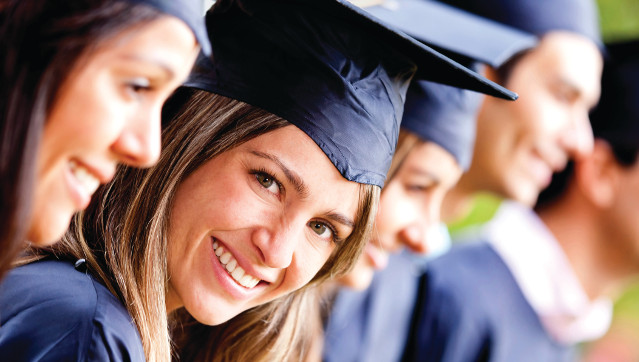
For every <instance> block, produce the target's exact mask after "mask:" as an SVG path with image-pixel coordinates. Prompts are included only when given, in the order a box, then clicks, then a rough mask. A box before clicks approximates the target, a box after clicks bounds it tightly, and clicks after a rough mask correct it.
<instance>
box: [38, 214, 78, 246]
mask: <svg viewBox="0 0 639 362" xmlns="http://www.w3.org/2000/svg"><path fill="white" fill-rule="evenodd" d="M60 214H63V213H62V212H61V213H60ZM56 216H57V217H55V218H54V220H49V221H45V222H42V221H43V220H42V219H40V222H38V223H37V224H35V225H32V227H31V229H30V230H29V232H28V233H27V240H28V241H30V242H31V243H32V244H34V245H37V246H42V247H45V246H50V245H53V244H55V243H56V242H58V241H59V240H60V239H61V238H62V236H64V234H65V233H66V232H67V230H68V229H69V224H70V223H71V217H72V216H73V215H66V216H64V215H56ZM36 217H37V216H36ZM45 220H46V218H45Z"/></svg>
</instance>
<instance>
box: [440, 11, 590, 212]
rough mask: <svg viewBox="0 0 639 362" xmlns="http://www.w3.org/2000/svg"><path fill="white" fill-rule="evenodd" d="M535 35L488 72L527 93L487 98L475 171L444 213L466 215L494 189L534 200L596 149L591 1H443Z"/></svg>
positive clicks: (525, 201)
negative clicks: (572, 162) (533, 42)
mask: <svg viewBox="0 0 639 362" xmlns="http://www.w3.org/2000/svg"><path fill="white" fill-rule="evenodd" d="M442 1H443V2H445V3H448V4H450V5H452V6H455V7H459V8H460V9H464V10H468V11H470V12H472V13H475V14H478V15H481V16H484V17H487V18H489V19H494V20H496V21H498V22H500V23H503V24H507V25H510V26H512V27H515V28H517V29H521V30H523V31H526V32H529V33H532V34H535V35H537V36H538V37H539V44H538V46H537V47H535V48H534V49H532V50H530V51H528V52H526V53H523V54H521V55H520V56H519V57H517V58H515V59H512V60H510V62H509V64H506V65H504V66H502V67H500V68H499V69H498V70H494V69H487V72H486V76H487V77H488V78H490V79H492V80H495V81H497V82H500V83H501V84H505V85H506V86H508V87H510V88H511V89H513V90H514V91H515V92H517V93H518V94H519V95H520V99H519V101H517V102H513V103H509V102H502V101H500V100H497V99H492V98H486V99H485V101H484V103H483V104H482V106H481V109H480V112H479V115H478V118H477V139H476V142H475V149H474V152H473V160H472V163H471V165H470V168H469V170H468V172H466V173H465V174H464V175H463V176H462V178H461V179H460V181H459V183H458V184H457V186H456V187H455V188H454V189H453V190H451V192H449V193H448V195H447V196H446V199H445V200H444V204H443V209H442V216H443V218H444V220H445V221H446V222H451V221H455V220H457V219H459V218H460V217H463V216H465V215H466V212H467V211H468V210H467V208H468V206H469V203H470V201H471V200H472V198H473V196H474V195H476V194H477V193H480V192H489V193H492V194H494V195H497V196H499V197H502V198H506V199H512V200H516V201H518V202H521V203H523V204H525V205H529V206H533V205H534V204H535V201H536V199H537V195H538V194H539V192H540V191H541V190H542V189H544V188H545V187H546V186H547V185H548V184H549V183H550V180H551V177H552V174H553V172H557V171H560V170H562V169H563V168H564V167H565V165H566V163H567V161H568V160H569V159H570V158H575V157H579V156H581V155H584V154H587V153H588V152H590V150H591V149H592V142H593V141H592V131H591V130H590V126H589V123H588V111H589V110H590V109H591V108H592V107H593V106H594V105H595V104H596V103H597V100H598V99H599V81H600V76H601V63H602V58H601V54H600V51H599V49H598V44H599V43H600V35H599V25H598V16H597V9H596V6H595V4H594V2H593V1H592V0H560V1H554V0H542V1H537V0H515V1H511V0H487V1H481V0H442Z"/></svg>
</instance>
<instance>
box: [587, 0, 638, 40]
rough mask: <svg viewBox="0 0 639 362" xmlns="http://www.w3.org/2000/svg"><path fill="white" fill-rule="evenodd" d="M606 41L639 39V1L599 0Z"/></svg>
mask: <svg viewBox="0 0 639 362" xmlns="http://www.w3.org/2000/svg"><path fill="white" fill-rule="evenodd" d="M597 3H598V4H599V14H600V17H601V31H602V33H603V38H604V41H606V42H614V41H621V40H628V39H634V38H639V1H638V0H598V1H597Z"/></svg>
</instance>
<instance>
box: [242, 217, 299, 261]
mask: <svg viewBox="0 0 639 362" xmlns="http://www.w3.org/2000/svg"><path fill="white" fill-rule="evenodd" d="M300 237H301V235H300V233H299V232H297V231H296V230H294V229H293V228H291V227H287V226H286V225H276V226H272V225H271V226H265V227H257V228H255V230H254V231H253V233H252V241H253V244H254V245H255V246H256V247H257V248H258V250H259V251H260V254H261V257H262V262H263V263H264V264H265V265H266V266H268V267H270V268H276V269H284V268H287V267H288V266H290V265H291V263H292V261H293V254H294V252H295V247H296V245H297V241H298V240H299V238H300Z"/></svg>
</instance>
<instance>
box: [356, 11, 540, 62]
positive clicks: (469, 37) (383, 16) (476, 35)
mask: <svg viewBox="0 0 639 362" xmlns="http://www.w3.org/2000/svg"><path fill="white" fill-rule="evenodd" d="M364 9H365V10H366V11H368V12H369V13H370V14H371V15H373V16H375V17H377V18H379V19H380V20H382V21H383V22H385V23H387V24H392V25H393V26H395V27H397V28H398V29H400V30H402V31H403V32H405V33H406V34H409V35H411V36H412V37H414V38H416V39H418V40H420V41H422V42H424V43H426V44H427V45H428V46H431V47H434V48H436V49H437V50H440V51H444V52H452V53H453V54H451V55H450V56H451V57H453V58H454V59H456V60H458V61H460V60H461V61H463V59H464V58H467V60H470V61H479V62H481V63H484V64H488V65H490V66H492V67H494V68H498V67H499V66H501V65H502V64H503V63H505V62H506V61H507V60H508V59H510V58H511V57H512V56H513V55H515V54H517V53H519V52H521V51H523V50H527V49H530V48H533V47H535V46H536V45H537V37H536V36H535V35H533V34H530V33H526V32H524V31H521V30H519V29H516V28H513V27H510V26H506V25H503V24H501V23H498V22H496V21H492V20H489V19H486V18H484V17H481V16H478V15H475V14H473V13H470V12H467V11H462V10H460V9H457V8H455V7H452V6H450V5H446V4H443V3H440V2H437V1H428V0H388V1H384V2H382V3H381V4H378V5H375V6H371V7H365V8H364ZM456 56H461V57H462V58H457V57H456Z"/></svg>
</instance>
